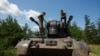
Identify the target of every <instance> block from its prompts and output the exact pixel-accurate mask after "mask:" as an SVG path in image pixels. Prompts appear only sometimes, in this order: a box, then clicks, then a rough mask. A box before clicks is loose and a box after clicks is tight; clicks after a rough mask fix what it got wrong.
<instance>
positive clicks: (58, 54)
mask: <svg viewBox="0 0 100 56" xmlns="http://www.w3.org/2000/svg"><path fill="white" fill-rule="evenodd" d="M45 14H46V13H45V12H43V13H42V14H40V15H39V16H38V20H39V21H36V20H35V19H34V18H33V17H30V20H31V21H33V22H35V23H36V24H37V25H38V26H39V36H33V38H29V39H26V40H21V41H20V42H19V43H18V44H17V45H16V48H17V50H16V54H17V56H89V47H88V45H87V44H86V43H85V42H84V41H83V40H76V39H74V38H72V36H71V32H70V28H69V25H70V22H71V20H72V18H73V16H70V17H69V19H68V20H67V16H66V13H65V12H64V11H63V10H61V19H60V21H57V20H50V21H48V22H47V21H46V20H45V19H44V15H45ZM35 37H36V38H35Z"/></svg>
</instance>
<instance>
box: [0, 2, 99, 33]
mask: <svg viewBox="0 0 100 56" xmlns="http://www.w3.org/2000/svg"><path fill="white" fill-rule="evenodd" d="M62 9H63V10H64V11H65V12H66V13H67V18H68V17H69V16H70V15H73V20H72V22H76V23H77V25H78V26H79V27H81V28H82V29H84V26H85V22H84V21H85V20H84V15H89V16H90V19H91V21H93V22H95V21H96V20H97V19H98V18H100V0H0V18H2V19H5V18H6V17H7V15H12V16H13V17H14V18H16V19H17V20H18V23H19V24H20V25H21V26H23V25H24V24H25V23H27V24H28V25H29V28H30V29H32V30H33V31H34V30H37V29H38V26H37V25H36V24H35V23H33V22H32V21H30V20H29V18H30V17H34V18H35V19H36V20H37V16H38V15H40V14H41V12H46V15H45V17H44V18H45V19H46V20H47V21H48V20H51V19H55V20H60V10H62Z"/></svg>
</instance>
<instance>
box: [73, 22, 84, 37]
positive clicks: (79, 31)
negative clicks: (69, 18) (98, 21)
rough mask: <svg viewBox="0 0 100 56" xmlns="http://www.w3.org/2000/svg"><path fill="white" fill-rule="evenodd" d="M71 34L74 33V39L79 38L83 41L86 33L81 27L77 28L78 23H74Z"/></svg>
mask: <svg viewBox="0 0 100 56" xmlns="http://www.w3.org/2000/svg"><path fill="white" fill-rule="evenodd" d="M71 33H72V36H73V37H74V38H78V39H83V38H84V32H83V30H82V29H81V28H80V27H78V26H77V23H76V22H74V23H73V24H72V25H71Z"/></svg>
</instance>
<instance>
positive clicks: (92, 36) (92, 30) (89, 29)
mask: <svg viewBox="0 0 100 56" xmlns="http://www.w3.org/2000/svg"><path fill="white" fill-rule="evenodd" d="M97 23H98V25H97V27H98V28H97V27H96V24H95V23H94V22H90V19H89V16H88V15H85V30H84V31H85V40H86V41H87V42H88V43H91V44H100V42H99V41H100V38H99V37H97V35H98V32H99V31H100V30H99V27H100V25H99V24H100V21H99V20H98V21H97Z"/></svg>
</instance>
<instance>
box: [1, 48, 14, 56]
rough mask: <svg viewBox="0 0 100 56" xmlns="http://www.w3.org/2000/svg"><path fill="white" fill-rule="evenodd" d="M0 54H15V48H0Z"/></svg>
mask: <svg viewBox="0 0 100 56" xmlns="http://www.w3.org/2000/svg"><path fill="white" fill-rule="evenodd" d="M0 56H15V49H7V50H0Z"/></svg>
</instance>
